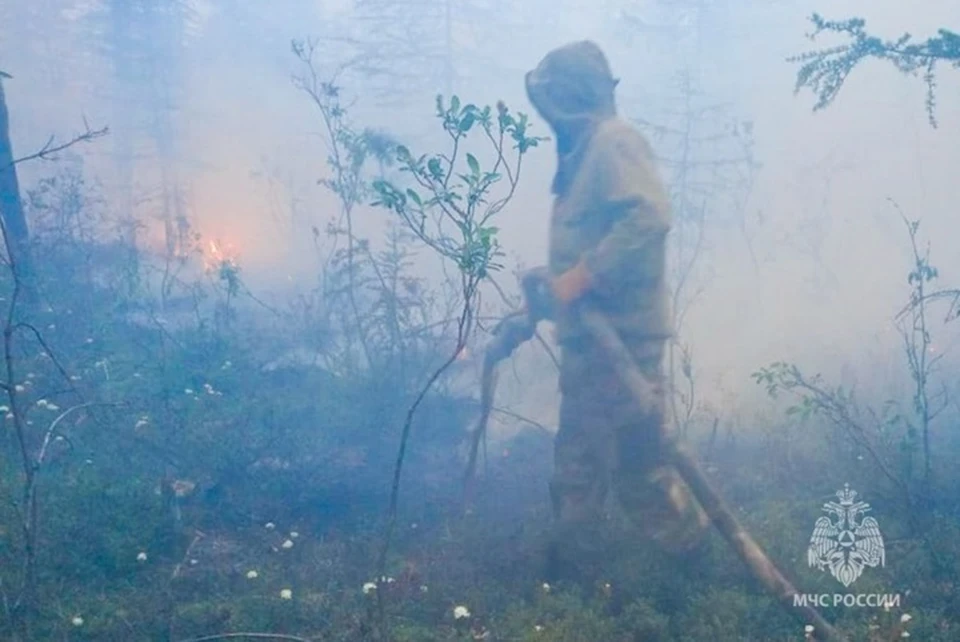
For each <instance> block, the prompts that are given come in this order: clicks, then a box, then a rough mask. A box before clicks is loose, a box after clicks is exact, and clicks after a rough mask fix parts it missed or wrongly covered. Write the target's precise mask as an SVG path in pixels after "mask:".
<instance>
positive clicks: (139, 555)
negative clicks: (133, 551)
mask: <svg viewBox="0 0 960 642" xmlns="http://www.w3.org/2000/svg"><path fill="white" fill-rule="evenodd" d="M137 561H138V562H146V561H147V554H146V553H145V552H143V551H140V552H139V553H137Z"/></svg>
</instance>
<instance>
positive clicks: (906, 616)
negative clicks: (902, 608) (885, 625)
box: [900, 613, 913, 624]
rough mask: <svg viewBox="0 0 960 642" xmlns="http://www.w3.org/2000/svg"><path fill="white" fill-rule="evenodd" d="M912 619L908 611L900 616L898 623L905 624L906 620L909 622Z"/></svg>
mask: <svg viewBox="0 0 960 642" xmlns="http://www.w3.org/2000/svg"><path fill="white" fill-rule="evenodd" d="M912 619H913V616H912V615H910V614H909V613H904V614H903V615H901V616H900V623H901V624H906V623H907V622H909V621H910V620H912Z"/></svg>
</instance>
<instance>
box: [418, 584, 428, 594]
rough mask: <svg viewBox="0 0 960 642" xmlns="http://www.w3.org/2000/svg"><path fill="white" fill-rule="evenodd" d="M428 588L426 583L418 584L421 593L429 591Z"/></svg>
mask: <svg viewBox="0 0 960 642" xmlns="http://www.w3.org/2000/svg"><path fill="white" fill-rule="evenodd" d="M429 590H430V589H428V588H427V585H426V584H421V585H420V592H421V593H426V592H427V591H429Z"/></svg>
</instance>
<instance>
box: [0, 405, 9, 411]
mask: <svg viewBox="0 0 960 642" xmlns="http://www.w3.org/2000/svg"><path fill="white" fill-rule="evenodd" d="M0 412H10V406H0Z"/></svg>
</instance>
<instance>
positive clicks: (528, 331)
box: [464, 268, 847, 642]
mask: <svg viewBox="0 0 960 642" xmlns="http://www.w3.org/2000/svg"><path fill="white" fill-rule="evenodd" d="M546 284H547V280H546V278H545V271H544V270H543V269H542V268H541V269H539V270H534V271H531V272H529V273H528V274H527V275H526V276H525V277H524V278H523V279H522V281H521V286H522V290H523V294H524V299H525V303H526V307H525V309H524V310H523V311H521V312H518V313H514V314H512V315H510V316H508V317H506V318H505V319H504V320H503V321H501V322H500V323H499V324H498V325H497V327H496V328H494V331H493V340H492V341H491V342H490V343H489V344H488V345H487V348H486V351H485V353H484V359H483V372H482V376H481V395H480V417H479V419H478V422H477V424H476V426H475V427H474V428H473V430H471V432H470V451H469V456H468V461H467V472H466V475H465V478H464V492H465V496H466V498H467V501H470V499H471V498H472V495H473V491H474V479H475V473H476V465H477V458H478V453H479V447H480V443H481V441H482V440H483V438H484V436H485V434H486V429H487V424H488V423H489V420H490V414H491V412H492V409H493V400H494V394H495V390H496V379H497V365H498V364H499V363H500V362H502V361H503V360H505V359H507V358H508V357H510V355H512V354H513V352H514V351H516V350H517V349H518V348H519V347H520V346H521V345H522V344H523V343H525V342H526V341H528V340H530V339H531V338H532V337H533V336H534V334H535V332H536V327H537V324H538V323H539V322H540V321H542V320H549V319H551V318H553V308H554V302H553V300H552V296H551V295H550V294H549V289H548V288H547V287H546ZM578 314H579V315H580V322H581V323H582V324H583V326H584V327H585V328H586V329H587V330H588V331H589V332H590V334H591V335H592V337H593V338H594V339H595V340H596V341H597V343H598V344H599V345H600V346H601V347H602V348H603V350H604V351H605V353H606V356H607V357H608V358H609V359H610V360H611V363H612V365H613V366H614V368H615V370H616V371H617V374H618V375H619V376H620V378H621V380H622V381H623V382H624V384H625V385H626V387H627V389H628V390H629V391H630V392H631V393H632V394H633V396H634V397H635V398H636V399H637V400H638V401H639V402H640V403H641V404H646V403H648V400H650V399H651V398H653V397H651V395H654V394H656V393H654V391H653V390H652V387H651V386H652V384H651V382H650V381H649V380H648V379H647V378H646V377H644V376H643V374H642V373H641V372H640V370H639V368H638V367H637V366H636V364H635V363H634V362H633V359H632V358H631V356H630V351H629V349H628V348H627V346H626V345H625V344H624V343H623V340H622V339H621V338H620V336H619V334H618V333H617V331H616V330H615V329H614V328H613V326H612V325H611V324H610V323H609V321H607V319H606V317H604V316H603V315H602V314H601V313H599V312H597V311H596V310H592V309H590V308H588V307H582V309H580V310H579V312H578ZM661 430H663V435H662V439H661V443H662V444H663V449H664V452H663V457H664V459H665V460H666V461H665V462H664V463H666V464H668V465H672V466H673V467H674V468H675V469H676V470H677V472H678V473H679V474H680V477H681V478H682V479H683V481H684V482H686V484H687V486H689V488H690V490H691V491H692V492H693V495H694V497H696V499H697V501H698V502H699V503H700V505H701V506H702V507H703V510H704V512H705V513H706V514H707V516H708V517H709V518H710V521H711V523H712V524H713V525H714V526H715V527H716V529H717V530H718V531H719V532H720V534H721V536H722V537H723V538H724V539H725V540H726V541H727V543H728V544H729V545H730V546H731V547H732V548H733V549H734V551H735V552H736V553H737V555H738V556H739V557H740V559H741V560H742V561H743V562H744V564H746V566H747V568H748V570H749V571H750V574H751V575H752V576H753V577H754V578H755V579H756V580H757V581H758V582H760V584H761V585H762V586H763V587H764V588H765V589H766V590H767V591H769V592H770V593H772V594H773V595H774V596H775V597H776V598H777V599H778V600H779V601H780V603H781V604H782V605H783V606H784V607H785V608H786V609H787V611H789V612H790V613H792V614H793V615H794V616H796V617H797V618H798V619H799V620H801V621H802V622H803V623H804V624H810V625H812V626H813V627H814V630H815V631H816V632H817V633H818V634H819V636H820V637H821V638H822V639H823V640H828V641H836V642H841V641H845V640H846V639H847V638H846V637H845V636H843V635H841V634H840V632H838V631H837V630H836V629H835V628H834V627H833V626H832V625H831V624H830V623H829V622H827V621H826V620H825V619H824V618H823V616H821V615H820V613H819V612H818V611H817V610H816V609H814V608H813V607H811V606H809V604H808V603H807V602H806V601H805V600H800V599H795V598H797V597H799V593H798V592H797V589H795V588H794V586H793V585H792V584H791V583H790V581H789V580H787V579H786V577H784V575H783V573H781V572H780V570H779V569H778V568H777V567H776V565H775V564H774V563H773V561H772V560H771V559H770V558H769V557H768V556H767V554H766V553H765V552H764V551H763V549H762V548H761V547H760V545H759V544H757V542H756V540H754V539H753V537H751V535H750V533H748V532H747V530H746V529H745V528H744V526H743V525H742V524H741V523H740V521H739V520H738V519H737V517H736V516H735V515H734V513H733V511H731V510H730V508H729V506H727V503H726V501H724V499H723V498H722V497H721V496H720V494H719V493H718V492H717V490H716V489H715V488H714V486H713V484H712V483H711V482H710V480H709V478H708V477H707V476H706V474H705V473H704V472H703V469H702V468H701V467H700V464H699V462H698V461H697V459H696V457H695V456H694V454H693V453H692V452H691V451H690V449H689V448H688V447H687V446H686V445H685V444H683V443H682V442H681V441H680V440H679V439H677V438H676V437H675V436H674V435H672V434H669V433H668V432H667V430H666V426H662V427H661Z"/></svg>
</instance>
